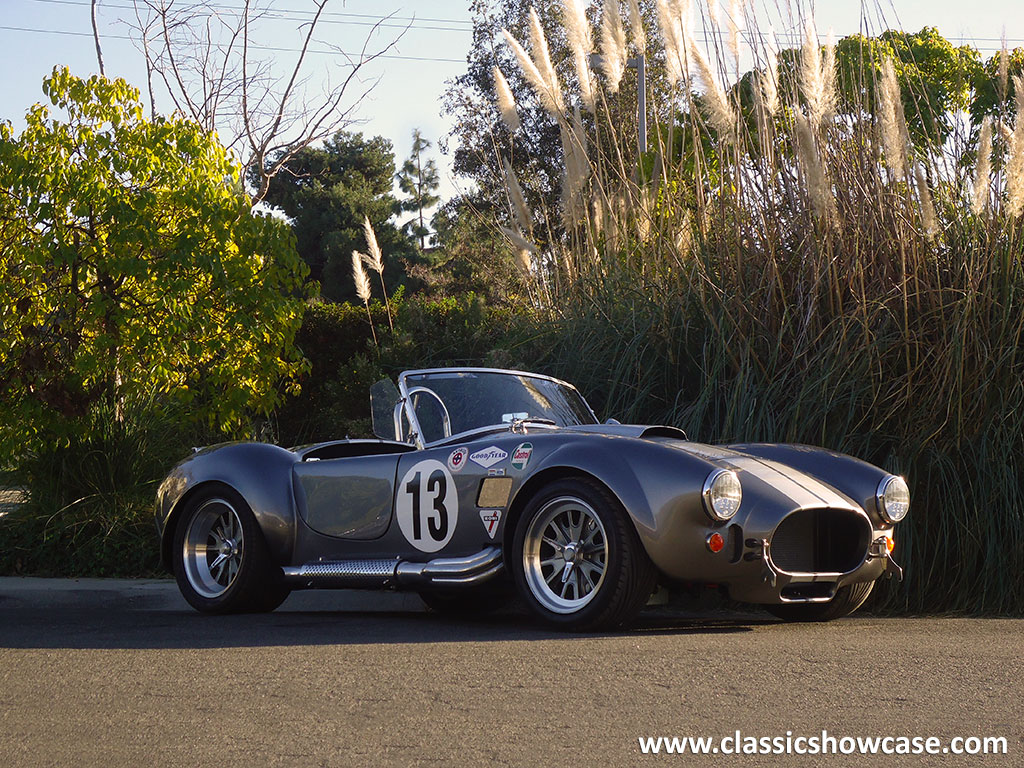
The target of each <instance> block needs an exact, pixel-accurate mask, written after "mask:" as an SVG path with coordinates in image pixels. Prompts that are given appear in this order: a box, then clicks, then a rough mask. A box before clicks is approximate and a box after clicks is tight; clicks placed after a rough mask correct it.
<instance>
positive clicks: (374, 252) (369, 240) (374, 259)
mask: <svg viewBox="0 0 1024 768" xmlns="http://www.w3.org/2000/svg"><path fill="white" fill-rule="evenodd" d="M363 237H364V239H365V240H366V249H367V250H368V251H369V254H368V255H367V254H363V261H364V262H366V266H368V267H369V268H370V269H372V270H373V271H374V272H376V273H377V276H378V277H379V278H380V290H381V293H382V294H383V295H384V307H385V309H386V310H387V316H388V326H389V327H390V328H391V330H392V331H394V330H395V323H394V321H393V320H392V319H391V306H390V304H389V303H388V289H387V287H386V286H385V285H384V254H383V252H382V251H381V249H380V246H379V245H378V244H377V233H376V232H374V231H373V225H372V224H371V223H370V217H369V216H364V217H363ZM357 286H358V281H357ZM357 293H358V290H357ZM360 298H362V297H361V296H360Z"/></svg>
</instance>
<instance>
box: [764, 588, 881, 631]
mask: <svg viewBox="0 0 1024 768" xmlns="http://www.w3.org/2000/svg"><path fill="white" fill-rule="evenodd" d="M874 586H875V582H873V581H864V582H860V583H859V584H847V585H846V586H845V587H840V588H839V589H837V590H836V596H835V597H833V598H832V599H831V600H829V601H828V602H827V603H782V604H780V605H766V606H764V607H765V610H767V611H768V613H770V614H772V615H773V616H777V617H778V618H780V619H782V620H783V621H794V622H795V621H832V620H833V619H841V618H843V617H844V616H849V615H850V614H851V613H853V612H854V611H856V610H857V609H858V608H860V607H861V606H862V605H864V601H865V600H867V599H868V595H870V594H871V590H872V589H873V588H874Z"/></svg>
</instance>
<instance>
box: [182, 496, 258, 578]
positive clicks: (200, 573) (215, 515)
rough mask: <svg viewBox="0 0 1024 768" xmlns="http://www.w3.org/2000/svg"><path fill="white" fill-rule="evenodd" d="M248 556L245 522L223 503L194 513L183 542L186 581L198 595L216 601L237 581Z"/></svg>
mask: <svg viewBox="0 0 1024 768" xmlns="http://www.w3.org/2000/svg"><path fill="white" fill-rule="evenodd" d="M244 556H245V537H244V535H243V534H242V519H241V518H240V517H239V515H238V512H237V510H235V508H234V507H233V506H231V504H229V503H228V502H227V501H225V500H224V499H219V498H212V499H208V500H207V501H205V502H203V503H202V504H201V505H200V506H199V508H198V509H196V511H195V512H194V513H193V515H192V519H191V520H190V521H189V524H188V529H187V530H186V531H185V539H184V541H183V542H182V561H183V565H184V570H185V578H187V579H188V583H189V586H191V587H192V589H194V590H195V591H196V593H197V594H198V595H200V596H201V597H205V598H216V597H220V596H221V595H223V594H224V593H225V592H227V591H228V590H229V589H230V588H231V585H232V584H234V582H235V579H236V578H237V577H238V572H239V569H240V568H241V566H242V558H243V557H244Z"/></svg>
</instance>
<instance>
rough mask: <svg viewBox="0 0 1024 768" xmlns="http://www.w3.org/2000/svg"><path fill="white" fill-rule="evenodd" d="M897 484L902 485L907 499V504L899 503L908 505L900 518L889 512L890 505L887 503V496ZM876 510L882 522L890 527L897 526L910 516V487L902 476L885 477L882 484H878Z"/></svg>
mask: <svg viewBox="0 0 1024 768" xmlns="http://www.w3.org/2000/svg"><path fill="white" fill-rule="evenodd" d="M895 483H898V484H900V485H902V492H903V495H904V496H905V497H906V501H905V502H897V503H905V505H906V508H905V509H904V511H903V514H901V515H898V516H897V515H894V514H892V513H891V512H890V511H889V505H888V504H887V502H886V495H887V494H888V492H889V491H890V490H891V488H892V486H893V485H894V484H895ZM875 508H876V510H877V511H878V514H879V515H880V516H881V518H882V520H884V521H885V522H886V523H887V524H888V525H896V524H898V523H901V522H903V521H904V520H906V519H907V515H908V514H910V487H909V486H908V485H907V481H906V480H904V479H903V478H902V477H901V476H900V475H886V476H885V477H883V478H882V480H881V482H879V483H878V488H877V489H876V490H875Z"/></svg>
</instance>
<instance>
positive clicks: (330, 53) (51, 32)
mask: <svg viewBox="0 0 1024 768" xmlns="http://www.w3.org/2000/svg"><path fill="white" fill-rule="evenodd" d="M0 30H6V31H8V32H32V33H36V34H41V35H63V36H66V37H92V33H91V32H71V31H68V30H62V29H32V28H30V27H9V26H4V25H0ZM103 37H104V39H107V40H129V41H131V40H132V39H133V38H131V37H129V36H128V35H104V36H103ZM249 48H251V49H253V50H257V51H272V52H276V53H300V52H301V49H299V48H279V47H275V46H270V45H250V46H249ZM306 53H319V54H326V55H328V56H351V57H352V58H358V57H359V56H361V55H362V54H355V53H347V52H346V51H340V50H337V51H323V50H316V49H313V48H309V49H307V50H306ZM367 58H368V59H369V58H371V57H367ZM372 58H375V59H397V60H400V61H436V62H441V63H446V64H465V63H466V60H465V59H441V58H434V57H430V56H402V55H399V54H395V53H382V54H379V55H377V56H372Z"/></svg>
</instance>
